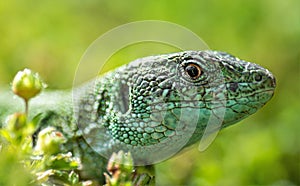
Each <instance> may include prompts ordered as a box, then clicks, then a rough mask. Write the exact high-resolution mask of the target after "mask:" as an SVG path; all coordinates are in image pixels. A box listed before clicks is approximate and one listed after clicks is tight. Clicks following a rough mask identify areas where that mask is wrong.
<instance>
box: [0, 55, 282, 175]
mask: <svg viewBox="0 0 300 186" xmlns="http://www.w3.org/2000/svg"><path fill="white" fill-rule="evenodd" d="M275 86H276V84H275V78H274V76H273V75H272V74H271V73H270V72H269V71H268V70H266V69H264V68H262V67H260V66H259V65H256V64H253V63H249V62H246V61H243V60H240V59H238V58H236V57H234V56H232V55H229V54H227V53H225V52H218V51H184V52H179V53H174V54H166V55H158V56H150V57H145V58H141V59H138V60H135V61H133V62H131V63H129V64H127V65H124V66H122V67H119V68H117V69H116V70H114V71H111V72H108V73H106V74H104V75H101V76H100V77H98V78H96V79H95V80H92V81H91V82H88V83H86V84H85V85H83V86H81V87H79V88H77V89H76V90H74V91H73V92H72V91H53V92H47V91H46V92H45V93H42V94H41V95H40V96H38V97H37V98H35V99H33V100H32V101H31V102H30V114H32V115H35V114H37V113H42V114H43V117H42V120H41V122H40V128H43V127H44V126H49V125H51V126H54V127H56V129H57V130H59V131H62V132H63V133H64V135H65V136H66V138H67V139H68V142H67V143H66V145H65V147H64V148H65V150H66V151H72V152H73V153H74V154H75V155H76V156H79V157H80V159H81V161H82V162H83V170H82V172H81V176H82V178H92V179H102V176H103V170H101V168H104V167H105V164H106V163H107V160H106V158H104V157H109V156H110V155H111V153H112V152H116V151H119V150H121V149H123V150H125V151H131V152H132V155H133V158H134V161H135V163H136V165H147V164H155V163H156V162H159V161H161V160H164V159H166V158H168V157H170V156H172V155H174V154H176V153H177V152H179V151H180V150H181V149H183V148H185V147H187V146H189V145H191V144H194V143H195V142H197V141H199V140H200V139H201V137H202V136H203V135H204V133H205V130H206V128H209V127H208V123H209V125H211V126H213V127H211V128H209V129H210V130H208V131H206V132H207V133H212V132H215V131H216V130H218V129H222V128H225V127H227V126H229V125H232V124H234V123H237V122H238V121H240V120H242V119H244V118H245V117H247V116H249V115H251V114H253V113H255V112H256V111H257V110H258V109H259V108H261V107H262V106H263V105H265V104H266V103H267V102H268V101H269V100H270V99H271V97H272V96H273V93H274V89H275ZM0 95H1V97H0V101H1V106H0V123H4V118H5V116H7V115H8V114H11V113H13V112H15V111H19V110H21V108H18V106H20V105H21V104H20V102H19V101H20V100H16V99H13V100H12V99H9V98H10V97H12V95H10V94H9V93H5V92H3V93H1V94H0ZM72 98H73V99H72ZM103 156H104V157H103Z"/></svg>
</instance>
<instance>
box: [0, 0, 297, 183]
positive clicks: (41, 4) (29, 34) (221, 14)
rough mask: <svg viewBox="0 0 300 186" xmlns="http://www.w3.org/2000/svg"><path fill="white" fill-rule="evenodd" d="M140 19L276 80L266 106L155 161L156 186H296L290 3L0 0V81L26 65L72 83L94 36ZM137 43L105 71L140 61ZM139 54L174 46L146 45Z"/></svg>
mask: <svg viewBox="0 0 300 186" xmlns="http://www.w3.org/2000/svg"><path fill="white" fill-rule="evenodd" d="M149 19H152V20H164V21H170V22H173V23H176V24H179V25H182V26H184V27H187V28H188V29H190V30H192V31H193V32H195V33H196V34H197V35H199V36H200V37H201V38H202V39H204V41H205V42H206V43H207V44H208V45H209V46H210V48H212V49H216V50H222V51H227V52H229V53H232V54H234V55H236V56H239V57H240V58H242V59H246V60H249V61H253V62H255V63H258V64H260V65H262V66H264V67H266V68H268V69H269V70H270V71H271V72H273V74H274V75H275V76H276V78H277V84H278V85H277V89H276V92H275V96H274V98H273V99H272V100H271V101H270V103H268V104H267V105H266V106H265V107H264V108H263V109H262V110H260V111H259V112H258V113H257V114H255V115H253V116H251V117H249V118H247V119H246V120H244V121H242V122H240V124H238V125H235V126H232V127H229V128H228V129H225V130H224V131H222V132H221V133H220V134H219V136H218V137H217V139H216V140H215V141H214V143H213V144H212V145H211V146H210V147H209V148H208V150H206V151H205V152H201V153H200V152H199V151H198V150H197V145H195V146H194V147H192V148H190V149H189V150H187V151H186V152H184V153H181V155H179V156H178V157H175V158H173V159H171V160H168V161H166V162H163V163H160V164H159V165H158V166H157V183H158V185H300V139H299V136H300V115H299V112H300V101H299V100H300V98H299V94H300V1H299V0H284V1H283V0H245V1H242V0H241V1H231V0H223V1H221V0H210V1H209V0H207V1H199V0H187V1H176V0H172V1H171V0H170V1H101V0H99V1H96V0H86V1H79V0H65V1H58V0H52V1H33V0H28V1H21V0H11V1H1V2H0V23H1V24H0V36H1V38H0V87H8V86H9V83H10V82H11V80H12V78H13V76H14V74H15V73H16V72H17V71H18V70H20V69H23V68H25V67H28V68H31V69H32V70H34V71H37V72H39V73H40V75H41V76H42V77H43V79H44V80H45V82H47V84H48V85H49V87H50V88H55V89H56V88H68V87H71V86H72V81H73V78H74V73H75V71H76V67H77V65H78V62H79V61H80V58H81V56H82V55H83V53H84V51H85V50H86V48H87V47H88V46H89V45H90V44H91V43H92V42H93V41H94V40H95V39H96V38H98V37H99V36H100V35H101V34H104V33H105V32H107V31H109V30H110V29H112V28H114V27H116V26H119V25H121V24H125V23H128V22H132V21H139V20H149ZM153 29H155V28H153ZM138 48H139V46H138V45H136V46H135V47H133V48H132V49H131V50H130V49H128V51H126V49H124V51H125V52H124V51H123V52H122V51H121V52H120V55H119V56H117V57H115V59H114V61H117V63H111V64H110V66H109V67H108V68H114V65H115V66H117V65H120V64H123V63H127V62H128V61H130V60H132V59H133V58H134V57H136V56H138V57H140V55H141V54H139V52H140V50H139V49H138ZM158 49H159V50H158ZM147 50H148V52H149V53H155V52H158V51H160V52H159V53H163V52H164V51H166V52H167V51H175V49H174V48H170V47H168V46H166V47H162V46H160V48H159V47H157V46H156V45H155V44H153V45H151V44H149V45H147ZM161 51H163V52H161ZM0 104H1V103H0Z"/></svg>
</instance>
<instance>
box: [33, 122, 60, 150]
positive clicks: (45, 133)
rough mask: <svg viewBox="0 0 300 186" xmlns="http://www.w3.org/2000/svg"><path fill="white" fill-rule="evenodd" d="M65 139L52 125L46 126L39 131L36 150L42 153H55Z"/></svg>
mask: <svg viewBox="0 0 300 186" xmlns="http://www.w3.org/2000/svg"><path fill="white" fill-rule="evenodd" d="M65 141H66V139H65V137H64V136H63V134H62V133H61V132H58V131H57V130H55V128H53V127H47V128H45V129H43V130H42V131H40V132H39V135H38V140H37V145H36V150H37V151H38V152H41V153H43V154H49V155H52V154H56V153H58V152H59V151H60V145H61V144H63V143H65Z"/></svg>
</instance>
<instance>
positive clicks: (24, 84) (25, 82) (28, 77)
mask: <svg viewBox="0 0 300 186" xmlns="http://www.w3.org/2000/svg"><path fill="white" fill-rule="evenodd" d="M42 88H43V83H42V81H41V79H40V77H39V75H38V74H37V73H33V72H32V71H31V70H29V69H27V68H25V69H24V70H23V71H19V72H18V73H17V75H16V76H15V78H14V80H13V82H12V90H13V92H14V93H15V94H16V95H18V96H20V97H22V98H23V99H25V100H29V99H30V98H32V97H34V96H36V95H37V94H38V93H40V92H41V90H42Z"/></svg>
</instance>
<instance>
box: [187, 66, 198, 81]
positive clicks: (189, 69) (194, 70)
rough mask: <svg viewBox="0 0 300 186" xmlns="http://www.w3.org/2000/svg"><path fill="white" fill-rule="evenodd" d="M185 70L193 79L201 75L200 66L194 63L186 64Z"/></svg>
mask: <svg viewBox="0 0 300 186" xmlns="http://www.w3.org/2000/svg"><path fill="white" fill-rule="evenodd" d="M185 71H186V73H187V74H188V75H189V76H190V77H191V78H193V79H196V78H198V77H199V76H200V75H201V68H200V67H199V66H198V65H196V64H188V65H187V66H186V67H185Z"/></svg>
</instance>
